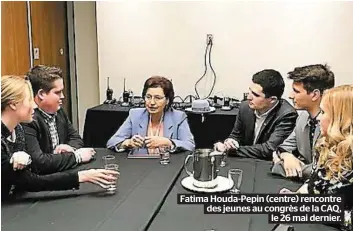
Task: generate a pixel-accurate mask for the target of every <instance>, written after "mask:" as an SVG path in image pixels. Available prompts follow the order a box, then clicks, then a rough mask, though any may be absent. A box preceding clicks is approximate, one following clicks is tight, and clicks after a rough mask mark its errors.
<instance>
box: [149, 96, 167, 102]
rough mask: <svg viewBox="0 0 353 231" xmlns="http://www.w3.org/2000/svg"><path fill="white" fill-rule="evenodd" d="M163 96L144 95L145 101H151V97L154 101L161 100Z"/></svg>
mask: <svg viewBox="0 0 353 231" xmlns="http://www.w3.org/2000/svg"><path fill="white" fill-rule="evenodd" d="M164 98H165V96H161V95H155V96H152V95H145V100H146V101H151V100H152V99H153V100H154V102H161V101H162V100H163V99H164Z"/></svg>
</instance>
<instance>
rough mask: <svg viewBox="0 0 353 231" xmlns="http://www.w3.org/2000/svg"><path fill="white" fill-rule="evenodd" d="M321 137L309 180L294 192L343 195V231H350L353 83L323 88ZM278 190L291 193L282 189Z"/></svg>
mask: <svg viewBox="0 0 353 231" xmlns="http://www.w3.org/2000/svg"><path fill="white" fill-rule="evenodd" d="M320 108H321V113H320V115H319V117H318V120H319V121H320V129H321V138H320V139H319V140H318V141H317V143H316V151H317V152H316V153H317V154H316V156H315V158H314V161H313V171H312V174H311V177H310V179H309V180H308V181H307V182H306V183H305V184H303V186H302V187H300V188H299V189H298V190H297V193H309V194H343V195H344V196H345V226H344V227H342V228H343V229H344V230H347V229H348V230H352V226H351V217H352V207H353V170H352V162H353V160H352V158H353V85H342V86H338V87H335V88H332V89H329V90H327V91H325V93H324V96H323V99H322V101H321V104H320ZM281 193H291V191H290V190H288V189H282V190H281Z"/></svg>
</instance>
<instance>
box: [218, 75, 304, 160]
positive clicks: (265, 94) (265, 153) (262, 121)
mask: <svg viewBox="0 0 353 231" xmlns="http://www.w3.org/2000/svg"><path fill="white" fill-rule="evenodd" d="M252 82H253V83H252V84H251V86H250V87H249V95H248V100H247V101H244V102H242V103H241V104H240V108H239V114H238V116H237V119H236V122H235V124H234V128H233V130H232V132H231V134H230V135H229V138H228V139H226V140H225V141H224V142H223V143H221V142H219V143H216V148H217V149H218V150H221V151H228V153H229V155H230V156H240V157H250V158H257V159H265V160H272V152H273V151H274V150H276V148H277V146H278V145H280V144H281V143H282V142H283V141H284V140H285V139H286V138H287V137H288V136H289V135H290V134H291V132H292V131H293V129H294V126H295V121H296V119H297V116H298V114H297V112H296V110H295V109H294V108H293V107H292V106H291V105H290V104H289V103H288V102H287V101H286V100H284V99H282V98H281V97H282V94H283V92H284V81H283V78H282V76H281V74H280V73H279V72H278V71H275V70H272V69H266V70H262V71H260V72H258V73H256V74H254V75H253V78H252Z"/></svg>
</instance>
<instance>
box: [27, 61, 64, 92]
mask: <svg viewBox="0 0 353 231" xmlns="http://www.w3.org/2000/svg"><path fill="white" fill-rule="evenodd" d="M27 76H28V78H29V80H30V81H31V84H32V88H33V94H34V95H37V93H38V91H39V90H40V89H43V90H44V91H45V92H49V91H50V90H51V89H52V88H53V82H54V81H55V80H58V79H62V70H61V69H60V68H59V67H48V66H44V65H38V66H34V67H32V68H31V69H30V70H29V72H28V73H27Z"/></svg>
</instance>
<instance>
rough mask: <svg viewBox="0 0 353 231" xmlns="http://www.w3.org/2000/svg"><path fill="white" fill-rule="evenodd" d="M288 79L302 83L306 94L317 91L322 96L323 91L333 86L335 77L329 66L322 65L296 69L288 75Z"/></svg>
mask: <svg viewBox="0 0 353 231" xmlns="http://www.w3.org/2000/svg"><path fill="white" fill-rule="evenodd" d="M288 78H289V79H291V80H293V81H294V82H301V83H303V87H304V89H305V90H306V91H307V92H308V93H310V92H313V91H314V90H315V89H318V90H319V91H320V93H321V94H322V93H323V92H324V90H326V89H329V88H333V87H334V86H335V75H334V74H333V72H332V71H330V67H329V66H327V65H322V64H315V65H309V66H304V67H296V68H294V70H293V71H291V72H289V73H288Z"/></svg>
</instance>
